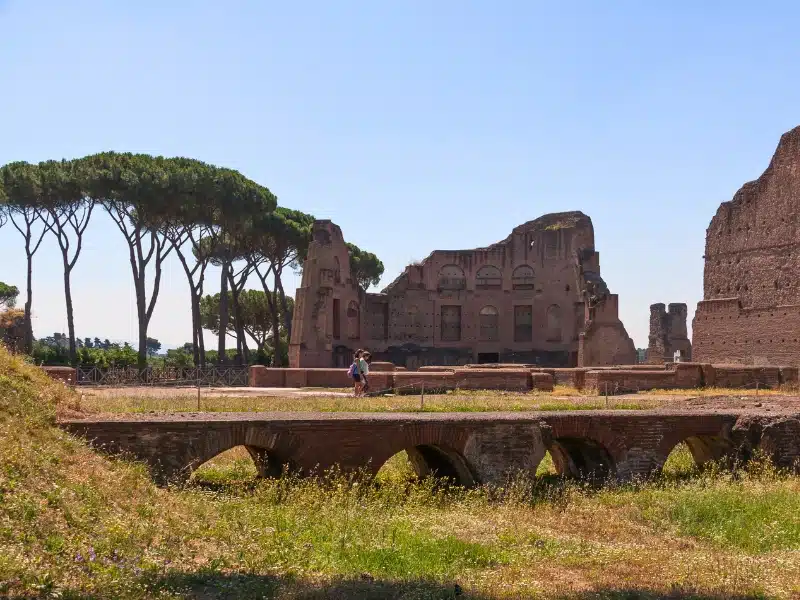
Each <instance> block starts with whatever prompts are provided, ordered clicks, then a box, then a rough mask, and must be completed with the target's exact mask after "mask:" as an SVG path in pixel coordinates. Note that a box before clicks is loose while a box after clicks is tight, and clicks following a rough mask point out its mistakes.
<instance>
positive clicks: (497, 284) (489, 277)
mask: <svg viewBox="0 0 800 600" xmlns="http://www.w3.org/2000/svg"><path fill="white" fill-rule="evenodd" d="M502 287H503V273H502V271H500V269H498V268H497V267H495V266H494V265H483V266H482V267H481V268H480V269H478V272H477V273H476V274H475V289H478V290H499V289H501V288H502Z"/></svg>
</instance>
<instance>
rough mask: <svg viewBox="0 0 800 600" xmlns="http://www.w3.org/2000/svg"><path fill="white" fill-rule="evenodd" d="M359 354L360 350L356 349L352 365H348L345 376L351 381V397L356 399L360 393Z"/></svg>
mask: <svg viewBox="0 0 800 600" xmlns="http://www.w3.org/2000/svg"><path fill="white" fill-rule="evenodd" d="M361 353H362V350H361V349H358V350H356V351H355V352H354V353H353V363H352V364H351V365H350V368H349V369H348V370H347V374H348V375H350V377H351V378H352V379H353V396H355V397H356V398H357V397H358V396H359V395H360V393H361V367H360V362H361Z"/></svg>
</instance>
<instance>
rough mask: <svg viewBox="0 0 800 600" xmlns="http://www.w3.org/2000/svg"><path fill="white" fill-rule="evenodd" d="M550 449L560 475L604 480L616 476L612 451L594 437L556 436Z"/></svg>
mask: <svg viewBox="0 0 800 600" xmlns="http://www.w3.org/2000/svg"><path fill="white" fill-rule="evenodd" d="M548 451H549V452H550V456H551V457H552V458H553V464H554V466H555V468H556V472H558V474H559V475H564V476H567V477H575V478H581V479H595V480H603V479H608V478H609V477H612V476H614V475H615V474H616V471H617V468H616V463H615V462H614V459H613V457H612V455H611V452H609V450H608V449H607V448H606V447H605V446H604V445H603V444H601V443H600V442H598V441H597V440H594V439H592V438H588V437H559V438H555V439H553V440H552V442H551V444H550V446H549V448H548Z"/></svg>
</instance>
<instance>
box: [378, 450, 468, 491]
mask: <svg viewBox="0 0 800 600" xmlns="http://www.w3.org/2000/svg"><path fill="white" fill-rule="evenodd" d="M402 451H405V452H406V454H407V455H408V461H409V462H410V463H411V467H412V468H413V470H414V473H415V474H416V476H417V477H418V478H420V479H425V478H426V477H437V478H442V479H446V480H448V481H450V482H452V483H454V484H456V485H461V486H464V487H471V486H473V485H475V478H474V477H473V475H472V472H471V471H470V469H469V466H468V465H467V461H466V460H465V458H464V456H463V455H462V454H461V453H460V452H458V451H457V450H455V449H453V448H451V447H449V446H447V445H442V444H418V445H415V446H414V445H412V446H408V447H406V448H404V449H402V450H398V451H397V452H394V453H392V454H391V455H390V456H389V457H387V458H386V459H385V460H382V461H381V462H380V464H376V465H375V467H374V473H377V472H378V471H379V470H380V468H381V467H382V466H383V465H384V464H385V463H386V462H388V461H389V460H390V459H391V458H392V457H394V456H395V455H397V454H398V453H399V452H402Z"/></svg>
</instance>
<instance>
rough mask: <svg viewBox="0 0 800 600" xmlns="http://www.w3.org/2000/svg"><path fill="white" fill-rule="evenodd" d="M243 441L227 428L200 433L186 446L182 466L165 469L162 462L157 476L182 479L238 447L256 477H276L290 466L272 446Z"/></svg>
mask: <svg viewBox="0 0 800 600" xmlns="http://www.w3.org/2000/svg"><path fill="white" fill-rule="evenodd" d="M247 441H248V440H247V439H246V436H245V435H238V434H237V433H235V432H233V431H231V430H229V429H228V430H223V431H220V432H216V435H215V434H214V433H211V432H209V433H206V434H205V435H204V436H202V443H201V444H199V445H192V446H190V447H189V448H188V449H187V452H186V454H185V455H184V460H183V464H182V465H180V466H178V465H174V466H173V468H172V469H165V468H163V467H164V466H166V465H159V466H161V467H162V468H161V469H159V471H160V473H159V474H160V477H159V479H161V480H162V481H164V482H168V481H170V480H173V481H174V480H182V481H186V480H188V479H189V477H191V475H192V473H194V471H196V470H197V469H198V468H200V467H201V466H202V465H204V464H205V463H207V462H208V461H210V460H212V459H214V458H215V457H217V456H219V455H220V454H222V453H223V452H227V451H228V450H231V449H233V448H237V447H239V446H243V447H244V448H245V450H247V453H248V454H249V455H250V457H251V458H252V459H253V463H254V464H255V466H256V470H257V471H258V475H259V477H277V476H279V475H280V474H281V473H282V472H283V470H284V468H285V467H287V466H288V467H290V468H291V461H289V460H286V459H284V458H283V457H280V456H279V453H278V452H276V451H275V449H267V448H264V447H262V446H258V445H253V444H248V443H246V442H247ZM174 467H178V468H174Z"/></svg>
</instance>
